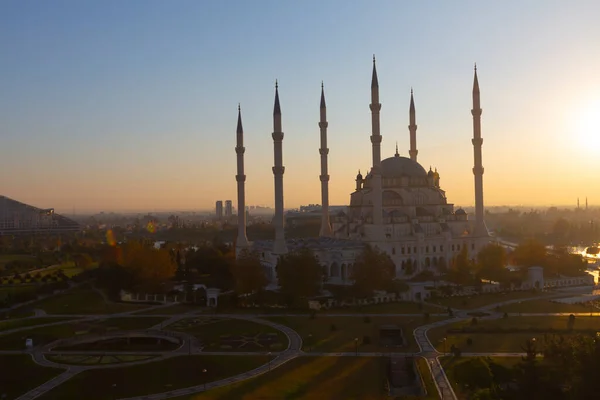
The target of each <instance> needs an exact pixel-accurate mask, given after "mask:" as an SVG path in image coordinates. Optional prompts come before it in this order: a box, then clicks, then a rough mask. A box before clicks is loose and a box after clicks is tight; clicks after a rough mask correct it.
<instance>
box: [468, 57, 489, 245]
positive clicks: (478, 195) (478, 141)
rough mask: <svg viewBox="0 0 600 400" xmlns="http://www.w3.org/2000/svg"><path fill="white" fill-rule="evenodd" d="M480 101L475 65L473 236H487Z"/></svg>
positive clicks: (472, 112)
mask: <svg viewBox="0 0 600 400" xmlns="http://www.w3.org/2000/svg"><path fill="white" fill-rule="evenodd" d="M481 113H482V110H481V101H480V96H479V81H478V80H477V65H475V76H474V78H473V109H472V110H471V114H472V115H473V140H472V141H471V142H472V143H473V150H474V159H475V166H474V167H473V175H475V232H474V233H475V236H479V237H482V236H489V233H488V230H487V227H486V226H485V221H484V210H483V164H482V159H481V158H482V156H481V146H482V145H483V139H482V138H481Z"/></svg>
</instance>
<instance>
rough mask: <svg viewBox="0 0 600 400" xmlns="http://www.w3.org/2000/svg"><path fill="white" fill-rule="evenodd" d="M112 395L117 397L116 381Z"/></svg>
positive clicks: (114, 397)
mask: <svg viewBox="0 0 600 400" xmlns="http://www.w3.org/2000/svg"><path fill="white" fill-rule="evenodd" d="M112 397H113V400H114V399H116V398H117V384H116V383H113V384H112ZM3 400H4V399H3Z"/></svg>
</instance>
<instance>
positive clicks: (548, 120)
mask: <svg viewBox="0 0 600 400" xmlns="http://www.w3.org/2000/svg"><path fill="white" fill-rule="evenodd" d="M31 4H33V3H27V2H24V3H22V2H19V3H16V2H15V3H10V4H5V5H3V8H4V9H6V10H4V11H3V13H1V15H2V16H1V17H0V22H1V24H0V25H1V26H2V27H0V33H1V35H0V36H1V37H2V38H1V39H0V48H1V49H2V50H3V52H4V53H6V54H12V55H14V57H12V58H9V59H8V60H7V63H5V65H4V66H3V67H0V68H1V69H0V71H2V74H0V84H1V85H2V87H5V88H7V90H6V91H4V92H3V93H2V94H0V120H1V121H3V125H4V128H3V130H4V129H6V132H8V134H7V135H6V136H5V137H4V141H3V142H4V144H3V146H2V147H1V148H0V158H1V159H2V160H3V163H4V166H3V171H4V173H3V174H1V175H0V187H2V193H0V195H5V196H7V197H10V198H14V199H18V200H20V201H23V202H25V203H30V204H34V205H37V206H45V207H54V208H56V209H57V210H72V209H73V208H74V207H75V208H76V209H77V210H81V211H87V212H89V211H101V210H102V211H112V210H115V211H120V210H148V211H150V210H169V209H173V210H176V209H190V210H191V209H212V208H213V207H214V203H215V201H216V200H219V199H223V200H225V199H235V198H236V195H235V193H236V181H235V174H236V172H235V168H236V153H235V151H234V148H235V141H236V122H237V106H238V103H241V109H242V114H243V121H244V135H245V138H244V146H245V148H246V152H245V158H246V159H245V168H246V172H245V173H246V176H247V180H246V196H247V199H246V203H247V204H264V205H269V206H272V205H273V203H274V202H273V175H272V170H271V167H272V166H273V157H272V138H271V133H272V131H273V127H272V116H271V113H272V106H273V90H274V83H275V79H278V80H279V84H280V87H279V94H280V98H281V110H282V127H283V129H282V130H283V132H284V133H285V139H284V141H283V165H284V166H285V178H284V187H285V208H286V209H289V208H296V207H298V206H299V205H301V204H309V203H320V181H319V170H320V168H319V151H318V149H319V127H318V121H319V97H320V94H321V81H324V86H325V94H326V97H327V112H328V122H329V129H328V140H329V146H328V147H329V149H330V150H329V151H330V152H329V168H330V170H329V174H330V177H331V178H330V182H329V188H330V189H329V190H330V204H332V205H341V204H347V203H348V201H349V194H350V193H351V192H352V190H353V187H354V178H355V176H356V174H357V172H358V170H359V169H360V170H361V172H363V174H364V173H366V172H367V171H368V168H369V165H370V141H369V136H370V117H369V108H368V104H369V89H370V70H371V62H370V58H371V56H372V54H373V53H375V54H376V55H377V60H378V62H377V69H378V73H379V83H380V88H381V103H382V109H381V121H382V129H381V132H382V136H383V142H382V158H386V157H391V156H392V155H393V154H394V150H395V145H396V142H397V143H398V146H399V152H400V154H401V155H403V156H408V148H409V132H408V128H407V126H408V123H409V121H408V108H409V99H410V88H411V87H412V88H413V89H414V97H415V108H416V123H417V125H418V131H417V148H418V150H419V162H420V163H421V164H422V165H423V166H424V167H425V168H427V169H428V168H429V166H430V165H431V166H432V167H434V168H438V170H439V172H440V175H441V181H442V186H443V187H444V189H445V190H446V193H447V196H448V201H449V202H451V203H454V204H455V205H457V206H471V205H473V204H474V194H473V173H472V165H473V156H472V144H471V135H472V120H471V118H472V117H471V113H470V110H471V88H472V73H473V63H474V62H477V65H478V74H479V82H480V87H481V107H482V109H483V115H482V137H483V140H484V142H483V143H484V144H483V166H484V167H485V176H484V188H485V198H486V199H485V204H486V206H494V205H511V204H514V205H567V204H569V205H574V204H575V202H576V198H577V197H579V198H581V199H583V198H585V197H586V196H587V197H588V198H589V199H590V205H591V206H593V205H594V199H599V198H600V187H598V185H593V184H592V183H593V178H594V177H595V171H597V169H598V166H600V162H599V161H598V155H599V154H600V118H599V117H598V114H600V113H598V112H597V110H598V109H600V94H598V93H600V75H599V74H598V72H597V71H598V70H600V55H598V54H597V52H595V51H594V49H595V48H600V28H599V27H598V26H596V24H595V21H594V16H595V15H598V12H600V5H598V4H595V3H594V2H578V3H577V7H569V6H568V5H564V3H561V2H546V1H544V2H542V1H539V2H530V3H528V4H526V5H525V6H523V5H522V4H520V3H518V2H506V3H502V5H492V4H490V5H484V6H481V5H479V4H478V3H476V2H470V1H468V2H467V1H465V2H461V3H459V4H453V5H449V4H445V3H438V4H437V8H438V11H439V12H436V13H430V10H429V8H428V7H426V6H424V5H411V6H408V5H404V4H401V3H395V2H381V3H378V4H377V5H376V6H373V7H369V6H367V5H366V3H365V4H358V5H352V6H348V7H340V6H339V5H340V4H341V3H339V2H328V3H326V4H324V5H321V4H319V3H317V2H307V3H305V4H301V5H281V4H278V3H269V4H270V6H269V7H267V6H264V7H252V6H251V5H248V4H245V3H241V2H224V3H222V4H219V5H205V4H199V3H198V4H196V3H193V2H179V3H175V4H176V6H174V7H168V6H166V5H164V4H160V3H159V2H152V1H148V2H144V3H142V2H131V3H128V4H124V5H122V6H121V5H119V3H117V2H106V3H103V4H102V5H101V4H99V3H98V4H87V5H86V6H85V7H84V6H83V5H81V4H77V3H76V2H67V1H63V2H54V3H53V4H52V5H46V4H36V7H35V8H33V7H32V6H31ZM233 4H235V6H234V5H233ZM334 4H337V5H338V6H337V7H336V6H334ZM231 9H233V10H235V11H234V12H228V10H231ZM319 12H323V13H324V14H325V15H332V14H333V13H335V15H336V17H335V19H336V20H337V21H338V23H337V24H335V28H334V27H332V26H331V25H330V26H327V25H328V24H331V21H329V22H327V21H323V18H320V17H315V15H317V16H318V14H319ZM219 18H222V20H220V21H221V22H218V20H219ZM332 18H334V17H332ZM222 21H227V22H228V23H226V24H222ZM373 24H377V25H376V27H375V28H373V27H372V25H373ZM106 26H108V27H110V29H108V30H106V29H104V28H105V27H106ZM221 26H226V29H222V28H221ZM370 27H371V28H373V29H369V28H370ZM273 32H282V34H280V35H273ZM207 38H208V39H207ZM524 38H526V39H527V40H523V39H524ZM117 39H118V40H117ZM196 41H197V42H196ZM3 136H4V135H3ZM7 166H8V167H7ZM10 166H15V168H14V169H12V170H11V167H10ZM7 172H10V173H7ZM234 206H236V204H235V202H234Z"/></svg>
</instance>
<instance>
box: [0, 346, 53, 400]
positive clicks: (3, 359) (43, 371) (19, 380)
mask: <svg viewBox="0 0 600 400" xmlns="http://www.w3.org/2000/svg"><path fill="white" fill-rule="evenodd" d="M0 371H2V373H0V395H2V394H6V400H10V399H16V398H17V397H19V396H20V395H22V394H25V393H27V391H29V390H31V389H33V388H35V387H37V386H39V385H41V384H42V383H44V382H46V381H48V380H50V379H52V378H53V377H55V376H56V375H59V374H60V373H62V372H63V370H62V369H56V368H46V367H40V366H39V365H37V364H36V363H34V362H33V361H32V360H31V357H30V356H29V355H20V354H19V355H0Z"/></svg>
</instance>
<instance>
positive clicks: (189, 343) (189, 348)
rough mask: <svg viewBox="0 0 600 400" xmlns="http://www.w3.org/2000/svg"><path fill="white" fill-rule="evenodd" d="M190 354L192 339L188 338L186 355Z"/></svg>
mask: <svg viewBox="0 0 600 400" xmlns="http://www.w3.org/2000/svg"><path fill="white" fill-rule="evenodd" d="M191 355H192V341H191V340H190V338H188V356H191Z"/></svg>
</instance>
